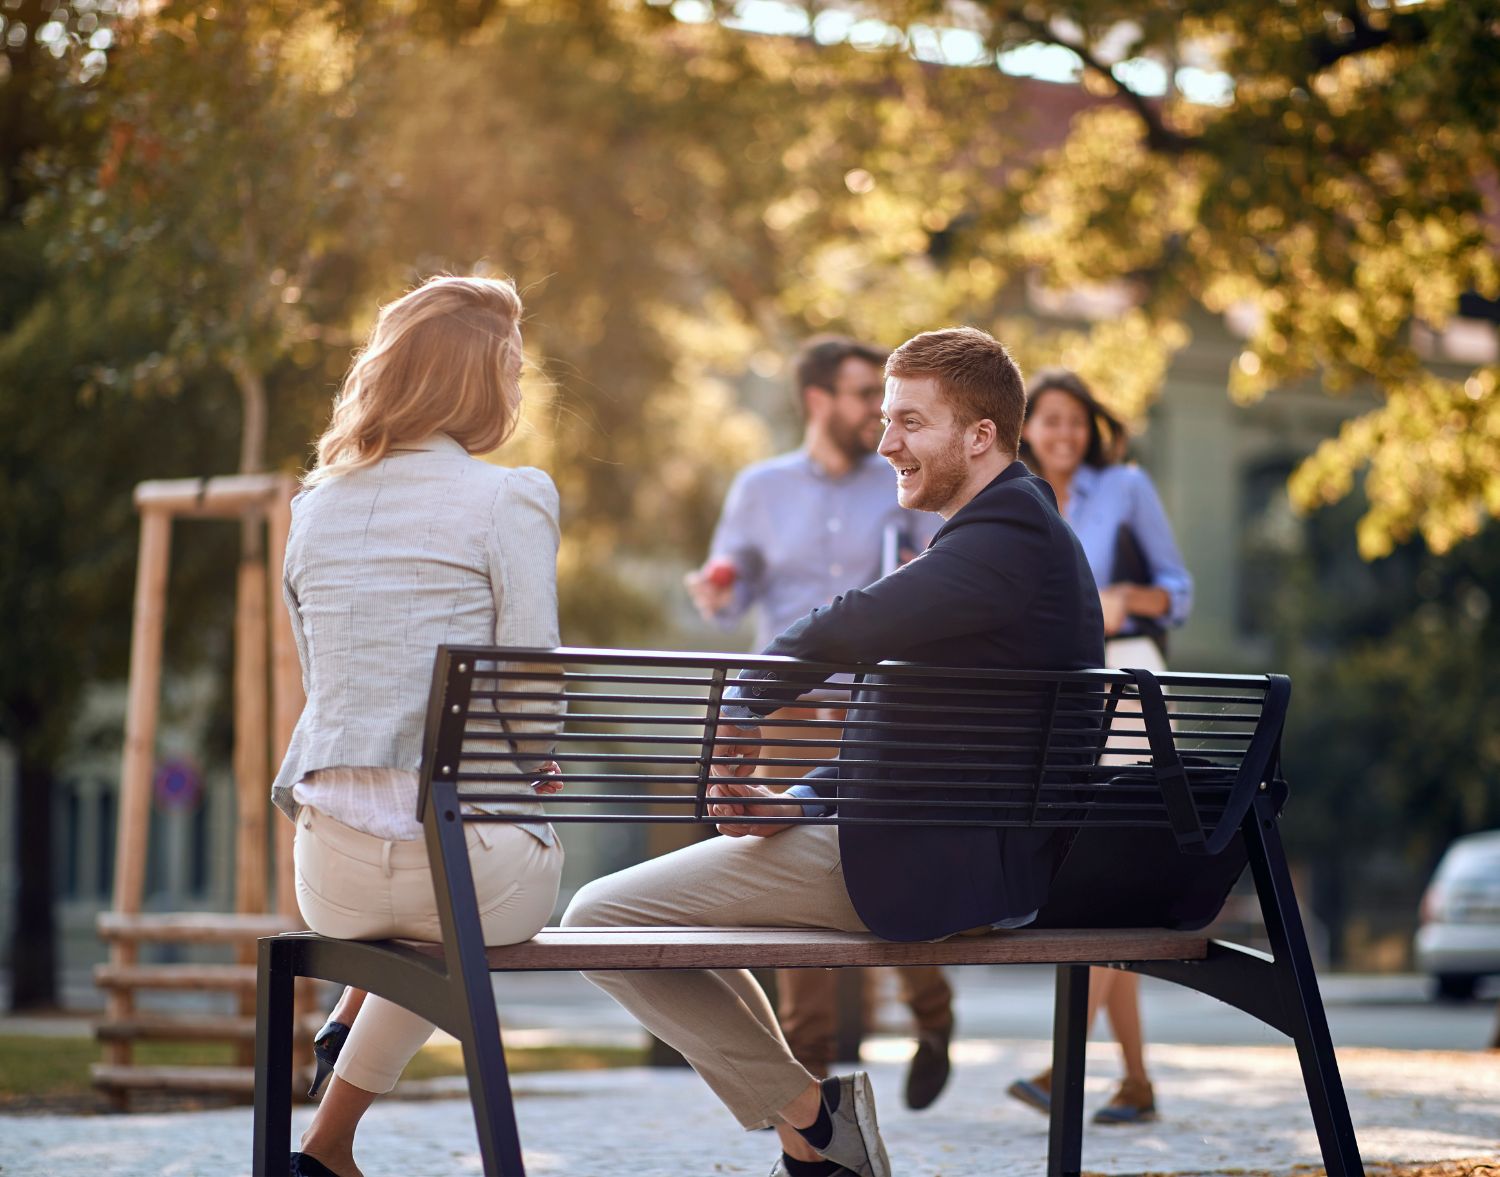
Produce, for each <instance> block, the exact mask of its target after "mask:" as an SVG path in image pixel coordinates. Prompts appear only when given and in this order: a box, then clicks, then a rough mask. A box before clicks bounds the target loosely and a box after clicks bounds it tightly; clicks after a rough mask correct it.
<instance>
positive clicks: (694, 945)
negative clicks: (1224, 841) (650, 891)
mask: <svg viewBox="0 0 1500 1177" xmlns="http://www.w3.org/2000/svg"><path fill="white" fill-rule="evenodd" d="M396 943H397V944H402V945H405V946H406V947H408V948H411V949H413V950H415V951H417V952H422V953H426V954H428V955H431V956H434V957H440V956H441V955H442V952H443V946H442V945H441V944H434V943H432V942H430V941H419V940H398V941H396ZM1207 954H1208V938H1207V937H1205V936H1203V935H1201V934H1199V933H1197V932H1174V931H1170V930H1168V929H1166V928H1128V929H1115V930H1111V931H1108V932H1092V931H1077V930H1073V929H1051V930H1046V931H1039V932H1031V931H1027V930H1026V929H1024V928H1022V929H1019V930H1016V931H998V932H990V933H987V934H986V935H983V936H955V937H953V938H951V939H948V940H942V941H939V942H937V943H935V944H928V943H914V944H913V943H902V944H897V943H893V942H892V941H890V940H882V939H880V937H878V936H871V935H867V934H860V933H856V932H825V931H805V930H802V929H799V928H545V929H543V930H542V931H541V932H539V933H538V934H537V935H536V936H535V937H534V938H533V939H531V940H528V941H526V942H525V943H524V944H510V945H507V946H506V947H504V948H487V949H485V956H486V958H487V960H488V963H489V967H490V971H491V972H535V971H547V972H561V971H568V970H574V969H577V970H583V969H762V968H764V969H801V968H825V969H831V968H842V967H848V966H854V965H873V966H880V965H916V964H936V965H967V964H997V965H1001V964H1066V963H1092V964H1104V963H1108V962H1110V961H1116V960H1121V961H1124V960H1129V961H1147V960H1202V959H1203V958H1204V957H1205V956H1206V955H1207Z"/></svg>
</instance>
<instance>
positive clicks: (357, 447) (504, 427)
mask: <svg viewBox="0 0 1500 1177" xmlns="http://www.w3.org/2000/svg"><path fill="white" fill-rule="evenodd" d="M520 319H521V297H520V295H518V294H517V293H516V288H515V285H514V284H513V283H511V282H509V281H501V280H499V279H495V278H456V277H452V276H448V275H444V276H441V277H437V278H429V279H428V280H427V281H426V282H424V283H423V284H422V285H421V286H418V287H417V288H416V289H415V290H412V291H409V292H408V293H406V294H404V295H402V296H401V297H400V298H398V299H396V301H395V302H392V303H388V304H387V305H386V306H383V307H381V309H380V315H379V317H378V318H377V319H376V321H375V329H374V330H373V331H372V332H371V333H370V338H369V341H368V342H367V343H366V344H365V346H364V348H363V349H362V350H361V351H360V353H359V354H358V355H357V356H356V357H355V359H354V363H353V365H352V366H351V367H350V368H349V374H348V375H347V376H345V377H344V384H343V387H342V388H341V389H340V390H339V395H338V399H337V400H336V401H335V402H334V406H333V420H332V421H330V422H329V425H328V428H327V429H326V430H324V432H323V436H322V437H320V438H318V464H317V466H316V467H315V468H314V469H312V470H311V471H309V472H308V474H307V477H306V479H304V481H305V483H306V484H307V485H309V486H313V485H316V484H317V483H319V482H326V481H327V480H328V479H330V478H334V477H336V476H338V475H340V474H348V473H350V472H351V471H354V470H362V469H364V468H365V467H366V466H371V465H374V464H375V463H376V462H378V461H380V460H381V459H382V458H384V457H385V456H386V454H388V453H389V452H390V451H391V449H392V448H393V447H395V446H398V445H400V444H402V443H403V442H412V441H418V440H420V439H421V438H424V437H427V436H429V435H431V434H433V433H440V432H441V433H446V434H448V435H449V436H450V437H452V438H453V440H454V441H456V442H458V443H459V444H460V445H461V446H463V447H464V449H466V450H468V451H469V452H470V453H471V454H482V453H489V452H490V451H491V450H495V449H498V448H499V447H500V445H501V444H502V443H503V442H504V441H505V439H506V438H508V437H509V436H510V435H511V434H512V433H513V432H514V431H515V427H516V422H517V419H518V417H519V410H520V407H521V388H520V380H519V376H518V372H519V368H520V363H519V361H520V356H519V354H517V352H516V348H515V328H516V325H517V324H518V323H519V322H520Z"/></svg>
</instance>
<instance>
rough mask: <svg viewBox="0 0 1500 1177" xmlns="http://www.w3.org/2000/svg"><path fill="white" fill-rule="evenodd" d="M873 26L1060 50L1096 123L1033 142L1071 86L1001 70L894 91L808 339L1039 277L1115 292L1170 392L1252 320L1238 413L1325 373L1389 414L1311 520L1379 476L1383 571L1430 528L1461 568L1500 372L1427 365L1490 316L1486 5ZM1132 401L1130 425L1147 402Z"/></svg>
mask: <svg viewBox="0 0 1500 1177" xmlns="http://www.w3.org/2000/svg"><path fill="white" fill-rule="evenodd" d="M871 11H872V12H876V13H879V14H881V15H884V16H885V17H886V18H887V19H888V20H889V21H891V23H892V24H894V25H896V26H898V27H903V28H909V29H911V30H912V34H911V37H910V39H911V40H912V41H913V42H915V41H916V40H917V37H916V29H917V26H919V25H921V24H922V23H923V22H927V21H933V20H941V21H943V22H945V23H947V22H952V21H955V20H958V19H967V21H968V24H969V26H970V28H971V30H972V32H973V33H974V34H975V35H976V37H977V38H979V39H982V41H983V44H984V45H985V47H986V50H987V51H988V52H996V53H1006V52H1009V51H1012V50H1019V49H1025V48H1026V47H1028V46H1030V47H1033V48H1034V47H1036V46H1038V45H1043V46H1049V47H1051V48H1053V49H1058V48H1065V49H1067V50H1070V51H1072V52H1073V53H1075V54H1076V55H1077V59H1078V61H1079V62H1080V63H1081V64H1080V67H1079V68H1080V72H1081V75H1082V82H1083V84H1084V85H1085V87H1086V88H1087V89H1089V90H1090V91H1091V92H1092V93H1093V94H1095V95H1096V96H1097V103H1096V104H1095V105H1093V106H1092V107H1090V108H1089V109H1086V110H1082V111H1081V112H1080V113H1078V114H1077V115H1076V117H1074V118H1073V119H1072V121H1071V125H1070V127H1069V133H1068V134H1067V138H1066V141H1065V142H1063V143H1062V144H1061V145H1059V146H1056V147H1054V148H1052V149H1050V150H1046V151H1043V152H1040V153H1039V152H1037V151H1036V150H1035V149H1034V148H1035V145H1036V143H1037V142H1038V140H1040V141H1042V142H1045V141H1046V139H1047V135H1046V134H1045V133H1043V132H1042V131H1041V130H1040V129H1039V127H1038V124H1040V126H1041V127H1045V126H1046V125H1047V124H1048V122H1049V120H1052V119H1055V118H1057V117H1058V115H1059V114H1060V113H1061V114H1066V112H1067V110H1068V109H1069V106H1070V104H1071V103H1072V100H1071V99H1070V98H1069V97H1067V96H1066V95H1064V94H1063V93H1061V92H1060V91H1058V90H1057V88H1055V87H1051V86H1046V85H1041V84H1037V83H1028V84H1018V83H1016V82H1015V81H1014V80H1008V79H1005V78H1003V77H1001V76H1000V75H999V74H998V73H997V72H996V71H993V70H990V69H987V68H985V69H972V68H971V69H956V68H949V69H941V70H938V69H929V70H916V71H914V70H910V69H905V70H902V69H893V70H892V72H891V74H890V77H889V78H888V80H887V92H886V97H885V102H884V103H883V104H878V105H877V106H875V107H874V108H873V109H872V118H873V120H874V122H875V123H876V125H877V126H878V127H879V130H880V142H879V143H878V144H877V145H876V147H875V149H874V150H872V151H871V152H870V154H869V155H868V157H867V159H866V160H865V161H864V162H862V164H861V168H862V169H863V173H862V174H861V176H860V177H859V178H858V182H857V183H855V184H853V185H852V186H851V188H850V192H851V196H850V199H849V200H847V201H844V202H843V203H844V204H845V205H846V206H848V207H847V208H846V210H845V211H844V212H843V214H842V221H843V227H844V229H845V231H844V232H842V233H840V232H838V230H839V229H840V223H839V222H840V218H838V217H829V218H827V220H826V221H825V222H824V223H823V224H821V225H820V226H819V236H820V238H821V244H820V246H818V247H817V248H815V249H814V251H813V253H812V255H811V258H810V260H809V261H808V263H807V264H806V266H804V267H803V269H804V271H806V273H807V276H808V277H809V283H808V284H807V288H805V289H799V288H798V285H797V283H796V282H795V281H794V282H793V283H792V287H791V295H792V297H794V298H795V300H796V301H795V302H794V303H793V304H792V305H793V306H794V307H796V308H797V309H800V310H802V311H803V312H804V313H807V314H808V316H809V317H812V315H813V314H814V313H816V312H817V310H818V309H819V308H823V307H831V308H839V307H841V305H848V306H851V307H857V308H858V309H855V310H851V312H850V314H851V317H854V318H857V319H858V318H864V321H872V320H873V318H874V317H876V316H879V315H880V314H881V313H882V311H884V313H885V316H886V317H885V319H884V321H883V323H882V325H883V326H886V327H887V328H891V327H898V328H907V327H910V326H912V325H913V324H914V321H918V320H922V321H923V325H930V324H931V323H932V322H935V321H942V320H944V319H952V318H961V317H967V318H970V319H977V320H980V321H984V320H986V319H989V320H991V321H994V322H997V323H1001V324H1003V323H1005V319H1004V315H1003V311H1004V304H1005V295H1006V293H1007V291H1014V288H1015V283H1016V281H1017V279H1018V278H1019V277H1020V276H1021V275H1030V276H1031V280H1032V281H1033V282H1036V283H1038V284H1040V285H1041V286H1042V287H1045V288H1053V289H1059V290H1069V289H1077V288H1079V287H1080V286H1085V285H1089V284H1107V283H1125V284H1127V285H1128V286H1129V287H1131V288H1133V290H1134V293H1135V295H1136V301H1137V305H1138V308H1139V309H1138V311H1137V312H1136V313H1137V315H1138V316H1139V317H1140V320H1141V322H1142V323H1144V324H1147V325H1148V330H1146V331H1145V332H1142V333H1141V334H1142V343H1141V347H1140V352H1139V354H1141V355H1142V356H1143V358H1144V359H1145V360H1146V362H1147V367H1148V369H1149V370H1153V371H1154V370H1159V369H1160V367H1161V364H1162V363H1163V361H1164V359H1165V357H1166V356H1167V355H1169V354H1170V351H1171V350H1172V348H1174V347H1176V346H1180V340H1181V338H1182V332H1183V330H1184V319H1185V317H1186V316H1187V314H1188V312H1189V310H1190V308H1191V307H1193V306H1194V305H1201V306H1204V307H1207V308H1208V309H1209V310H1210V311H1214V312H1225V311H1229V310H1235V311H1236V312H1237V313H1238V314H1237V317H1238V318H1240V319H1241V320H1242V321H1246V322H1249V323H1251V324H1252V326H1251V328H1250V333H1249V337H1248V338H1247V340H1246V342H1245V346H1244V350H1243V352H1242V354H1241V355H1240V356H1239V357H1238V359H1237V361H1236V362H1235V364H1234V365H1233V367H1232V368H1231V370H1230V372H1229V373H1228V374H1227V376H1228V380H1229V384H1230V390H1231V392H1232V393H1233V395H1234V396H1235V397H1236V398H1238V399H1240V400H1242V401H1248V400H1253V399H1255V398H1258V397H1260V396H1262V395H1263V394H1264V393H1265V392H1266V391H1267V390H1269V389H1271V388H1273V387H1277V386H1279V385H1283V384H1286V383H1289V382H1292V381H1297V380H1300V379H1302V378H1304V377H1307V376H1316V377H1318V378H1319V379H1321V381H1322V383H1323V385H1324V387H1325V388H1326V389H1327V390H1328V391H1329V392H1330V393H1334V394H1338V393H1342V392H1345V391H1347V390H1349V389H1351V388H1353V387H1356V386H1359V387H1361V388H1370V389H1372V390H1374V391H1375V392H1376V393H1377V394H1378V395H1379V396H1380V397H1381V398H1382V400H1383V402H1384V403H1383V405H1382V406H1381V407H1380V408H1379V409H1377V410H1376V411H1375V412H1374V413H1373V414H1371V415H1370V416H1369V417H1368V418H1367V419H1365V420H1362V421H1360V422H1358V423H1356V424H1355V425H1352V426H1350V427H1349V428H1348V429H1346V430H1345V431H1344V433H1343V434H1341V435H1340V436H1339V437H1338V438H1336V439H1334V440H1333V441H1331V442H1330V443H1329V444H1328V445H1326V446H1324V447H1323V448H1322V449H1321V450H1320V451H1319V453H1318V454H1317V455H1316V457H1315V458H1314V459H1313V460H1312V461H1310V462H1309V463H1308V465H1307V466H1306V468H1305V469H1304V470H1303V471H1302V472H1301V474H1300V475H1299V477H1298V478H1297V479H1296V480H1295V481H1294V483H1293V492H1294V494H1295V495H1296V498H1297V501H1298V503H1299V504H1300V505H1301V506H1302V507H1304V508H1311V507H1313V506H1315V505H1318V504H1320V503H1326V502H1331V501H1334V500H1336V499H1338V498H1340V497H1342V496H1344V495H1346V494H1347V493H1348V492H1349V490H1350V488H1351V487H1352V485H1353V484H1354V477H1355V474H1356V473H1357V472H1359V471H1360V470H1361V469H1363V468H1364V467H1366V466H1368V467H1369V468H1370V475H1371V476H1370V479H1369V482H1368V486H1367V489H1368V493H1369V509H1368V512H1367V513H1366V515H1365V517H1364V519H1363V520H1362V522H1361V525H1360V548H1361V551H1362V553H1363V554H1364V555H1365V556H1366V557H1367V558H1372V557H1375V556H1380V555H1384V554H1386V553H1388V552H1390V551H1391V550H1392V548H1393V546H1394V545H1395V544H1397V543H1399V542H1401V541H1402V540H1405V539H1406V538H1408V537H1410V536H1412V535H1414V534H1417V533H1420V534H1421V535H1422V536H1423V538H1424V539H1425V541H1426V542H1427V544H1428V545H1429V546H1430V547H1432V548H1433V549H1434V550H1446V549H1448V548H1450V547H1452V546H1453V545H1454V544H1455V543H1457V542H1459V541H1460V540H1462V539H1464V538H1467V537H1469V536H1472V535H1474V534H1476V533H1477V531H1478V530H1479V528H1480V526H1481V524H1482V522H1483V521H1484V519H1485V518H1486V517H1490V516H1494V515H1496V514H1500V417H1497V416H1496V413H1495V409H1494V406H1495V404H1496V403H1497V394H1496V383H1497V378H1500V371H1497V369H1496V368H1495V367H1494V366H1489V367H1483V368H1478V369H1475V370H1473V371H1470V372H1467V373H1460V374H1459V375H1458V376H1457V377H1453V376H1452V375H1451V373H1448V374H1445V375H1444V377H1443V378H1441V379H1440V378H1438V377H1437V376H1434V375H1432V374H1430V373H1429V372H1427V371H1426V370H1425V368H1424V364H1425V360H1426V356H1425V355H1424V349H1423V348H1422V347H1419V345H1418V340H1419V339H1421V338H1423V337H1424V333H1426V332H1441V331H1442V330H1443V329H1444V328H1445V327H1446V326H1447V325H1448V324H1449V323H1450V322H1451V320H1452V318H1453V317H1454V315H1455V314H1456V313H1457V311H1458V305H1459V299H1460V297H1461V296H1462V295H1464V294H1466V293H1469V294H1476V295H1479V296H1481V297H1483V298H1486V299H1491V300H1493V299H1496V298H1497V297H1500V263H1497V256H1500V223H1497V210H1496V209H1495V207H1494V206H1493V202H1492V201H1491V202H1490V204H1488V205H1487V204H1486V198H1485V195H1484V194H1485V192H1486V191H1491V192H1492V191H1493V183H1494V177H1495V175H1496V174H1497V171H1500V167H1497V165H1500V123H1497V121H1496V119H1495V117H1494V111H1495V109H1496V99H1497V97H1500V72H1497V71H1496V70H1495V69H1494V65H1493V63H1494V61H1495V60H1497V59H1500V4H1497V3H1496V2H1495V0H1477V2H1475V3H1465V4H1442V3H1431V4H1415V5H1404V6H1395V7H1392V6H1390V5H1387V4H1383V3H1370V2H1352V3H1347V4H1336V5H1335V4H1321V3H1283V4H1263V3H1259V2H1257V0H1231V2H1229V3H1222V2H1220V0H1214V2H1212V3H1209V2H1207V0H1185V2H1182V3H1177V4H1173V5H1170V6H1162V5H1160V4H1155V3H1146V2H1143V0H1064V2H1063V3H1059V4H1052V5H1048V6H1047V7H1046V9H1045V10H1042V9H1039V8H1038V7H1037V6H1035V5H1031V4H1012V3H1003V2H1000V0H988V2H987V3H984V4H981V5H977V6H974V8H973V9H972V10H970V11H969V13H968V15H967V17H966V18H960V17H958V16H955V15H954V14H952V13H951V12H948V11H947V10H942V11H941V13H940V12H939V10H937V9H936V8H935V6H933V5H931V4H927V3H901V2H890V3H885V4H878V5H875V6H873V7H872V9H871ZM1143 60H1145V61H1147V62H1148V63H1155V66H1156V71H1155V72H1157V73H1158V74H1160V75H1162V76H1164V77H1166V78H1167V79H1169V81H1170V80H1171V79H1173V78H1174V77H1175V76H1176V75H1174V74H1173V73H1172V72H1171V71H1172V70H1173V69H1174V68H1175V67H1177V66H1179V65H1182V64H1185V63H1186V64H1190V65H1191V66H1192V67H1193V68H1195V69H1198V70H1206V71H1211V72H1214V73H1217V74H1218V75H1219V76H1220V78H1221V79H1222V81H1223V82H1224V83H1225V84H1226V88H1225V96H1224V100H1223V102H1222V103H1218V104H1215V103H1208V102H1200V101H1190V100H1189V99H1188V97H1186V96H1184V95H1183V94H1182V93H1181V92H1180V91H1179V90H1178V89H1177V88H1176V87H1175V86H1169V87H1168V88H1167V89H1166V92H1165V94H1163V95H1162V96H1160V97H1157V96H1155V95H1154V94H1148V93H1147V92H1146V91H1145V90H1144V89H1143V88H1142V87H1141V85H1140V83H1139V82H1137V81H1136V80H1135V79H1138V78H1139V77H1141V76H1142V74H1141V72H1140V69H1139V67H1140V65H1141V62H1142V61H1143ZM1028 104H1031V105H1030V107H1029V106H1028ZM1038 104H1039V105H1038ZM1487 186H1488V187H1487ZM830 228H831V229H832V230H834V235H833V236H828V235H827V230H828V229H830ZM939 239H940V241H941V250H935V249H934V248H933V247H934V245H935V244H937V243H938V240H939ZM935 263H940V264H935ZM870 304H875V307H874V308H872V307H871V306H870ZM877 308H878V309H877ZM892 308H896V309H897V311H898V313H897V314H896V315H894V316H892V315H891V310H892ZM913 312H915V313H913ZM865 317H870V318H865ZM1414 325H1416V326H1417V330H1415V331H1414V330H1413V326H1414ZM896 334H899V332H896ZM893 337H894V335H893ZM1074 342H1075V346H1074V348H1073V350H1074V351H1075V352H1078V351H1079V350H1080V347H1083V348H1084V349H1085V350H1087V345H1090V344H1091V343H1092V342H1093V341H1092V340H1091V339H1088V338H1084V339H1082V340H1078V341H1074ZM1052 350H1055V345H1054V346H1053V347H1052ZM1083 362H1084V363H1085V364H1086V365H1087V364H1088V363H1089V362H1090V361H1089V360H1088V358H1087V356H1085V357H1084V361H1083ZM1117 371H1119V370H1117ZM1124 375H1125V376H1126V377H1127V378H1129V377H1130V376H1131V375H1132V372H1131V370H1130V369H1129V368H1127V369H1125V370H1124ZM1133 383H1134V387H1132V388H1131V389H1129V390H1126V392H1125V393H1124V395H1122V398H1121V404H1120V407H1121V408H1122V409H1123V410H1124V411H1126V412H1127V413H1134V412H1135V411H1138V410H1139V408H1141V407H1142V406H1143V404H1144V402H1145V400H1146V399H1148V398H1149V396H1150V395H1151V394H1153V393H1154V391H1155V389H1154V387H1152V383H1151V382H1150V381H1142V380H1139V379H1136V380H1135V381H1134V382H1133Z"/></svg>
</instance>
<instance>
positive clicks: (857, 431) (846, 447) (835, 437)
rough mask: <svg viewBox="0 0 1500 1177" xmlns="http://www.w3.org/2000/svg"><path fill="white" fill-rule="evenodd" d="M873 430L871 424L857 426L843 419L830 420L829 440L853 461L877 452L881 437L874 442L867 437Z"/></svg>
mask: <svg viewBox="0 0 1500 1177" xmlns="http://www.w3.org/2000/svg"><path fill="white" fill-rule="evenodd" d="M872 432H874V431H873V430H872V429H871V428H870V427H869V426H863V427H857V426H853V425H849V424H847V423H846V422H843V421H830V422H829V424H828V440H829V441H831V442H833V444H834V445H835V446H836V447H837V448H838V451H839V453H841V454H843V455H844V457H846V458H848V459H849V461H851V462H858V461H859V460H860V459H861V458H868V457H869V456H870V455H871V454H873V453H874V452H875V446H876V445H878V444H879V438H878V437H877V438H876V440H875V442H874V443H873V444H872V443H871V442H870V441H869V440H868V439H867V434H869V433H872Z"/></svg>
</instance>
